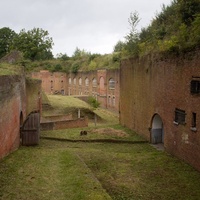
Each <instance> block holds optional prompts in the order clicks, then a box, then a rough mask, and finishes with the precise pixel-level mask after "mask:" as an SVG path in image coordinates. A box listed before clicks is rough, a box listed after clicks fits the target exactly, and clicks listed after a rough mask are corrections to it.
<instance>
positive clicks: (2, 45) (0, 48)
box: [0, 27, 17, 58]
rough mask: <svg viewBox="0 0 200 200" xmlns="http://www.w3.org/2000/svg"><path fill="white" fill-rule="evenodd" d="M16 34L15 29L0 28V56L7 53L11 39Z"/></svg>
mask: <svg viewBox="0 0 200 200" xmlns="http://www.w3.org/2000/svg"><path fill="white" fill-rule="evenodd" d="M16 36H17V34H16V33H15V31H13V30H11V29H10V28H8V27H4V28H1V29H0V58H2V57H3V56H5V55H6V54H7V53H9V51H10V48H11V45H12V43H13V39H14V38H15V37H16Z"/></svg>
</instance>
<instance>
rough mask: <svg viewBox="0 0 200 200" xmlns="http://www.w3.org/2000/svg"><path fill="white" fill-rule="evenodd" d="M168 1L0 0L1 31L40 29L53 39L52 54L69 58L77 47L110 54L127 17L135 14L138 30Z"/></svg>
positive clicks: (126, 27) (125, 28) (121, 36)
mask: <svg viewBox="0 0 200 200" xmlns="http://www.w3.org/2000/svg"><path fill="white" fill-rule="evenodd" d="M170 2H171V0H0V3H1V12H0V25H1V27H0V28H3V27H9V28H11V29H12V30H14V31H15V32H16V33H19V32H20V30H21V29H23V28H25V30H26V31H27V30H31V29H33V28H34V27H35V28H42V29H44V30H47V31H48V32H49V35H50V37H52V38H53V41H54V46H53V54H54V55H55V56H56V55H57V54H58V53H63V54H64V53H66V54H67V55H69V56H71V55H72V54H73V52H74V51H75V49H76V47H78V48H79V49H84V50H86V51H89V52H91V53H101V54H105V53H111V52H112V51H113V47H114V45H115V44H116V43H117V41H119V40H123V39H124V36H125V35H126V34H127V33H128V32H129V23H128V18H129V16H130V13H131V12H134V11H137V12H138V13H139V17H140V18H141V20H140V23H139V25H138V30H140V29H141V27H147V25H148V24H150V22H151V20H152V19H153V17H154V16H155V14H156V13H158V12H160V11H161V7H162V5H163V4H165V5H169V4H170Z"/></svg>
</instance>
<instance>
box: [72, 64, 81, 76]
mask: <svg viewBox="0 0 200 200" xmlns="http://www.w3.org/2000/svg"><path fill="white" fill-rule="evenodd" d="M79 68H80V65H79V63H73V65H72V69H71V71H72V73H74V74H76V73H77V72H78V70H79Z"/></svg>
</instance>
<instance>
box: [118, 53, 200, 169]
mask: <svg viewBox="0 0 200 200" xmlns="http://www.w3.org/2000/svg"><path fill="white" fill-rule="evenodd" d="M199 58H200V52H199V51H197V52H192V53H191V54H187V55H184V56H180V57H176V56H169V57H168V58H163V57H162V58H161V57H159V56H157V57H156V56H154V57H150V56H149V57H148V56H147V57H145V58H142V59H130V60H124V61H123V62H122V64H121V69H120V123H121V124H122V125H125V126H127V127H129V128H131V129H133V130H135V131H137V132H138V133H139V134H141V135H143V136H144V137H145V138H146V139H148V140H149V141H150V142H152V137H151V136H152V131H151V130H152V128H153V126H152V124H153V119H154V118H153V117H154V116H155V115H157V116H160V118H161V119H162V123H163V125H162V126H163V135H164V146H165V148H166V150H167V151H168V152H169V153H171V154H173V155H175V156H177V157H179V158H181V159H184V160H185V161H186V162H188V163H190V164H191V165H193V166H194V167H195V168H196V169H198V170H200V120H199V119H200V106H199V105H200V104H199V103H200V96H199V95H192V94H191V92H190V83H191V80H193V78H194V77H200V63H199ZM176 108H178V109H181V110H184V111H185V113H186V116H185V124H183V125H182V124H175V123H174V119H175V109H176ZM192 113H196V120H197V124H196V131H192V130H191V126H192V124H191V121H192V115H193V114H192Z"/></svg>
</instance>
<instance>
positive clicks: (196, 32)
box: [114, 0, 200, 56]
mask: <svg viewBox="0 0 200 200" xmlns="http://www.w3.org/2000/svg"><path fill="white" fill-rule="evenodd" d="M138 22H139V17H138V13H137V12H135V13H131V15H130V18H129V24H130V33H129V34H128V35H126V36H125V39H126V42H125V44H124V47H123V48H121V49H120V48H118V46H120V45H119V44H118V43H117V44H116V48H117V49H120V52H121V53H122V56H127V55H128V56H138V55H139V56H142V55H145V54H149V53H152V52H175V53H181V52H186V51H190V50H192V49H193V48H195V47H197V46H199V44H200V28H199V27H200V0H187V1H186V0H173V1H172V3H171V5H169V6H164V5H163V6H162V11H161V12H160V13H157V14H156V16H155V17H154V19H153V20H152V23H151V24H150V25H149V26H148V27H147V28H142V29H141V31H140V33H138V32H137V31H136V26H137V24H138ZM114 51H116V50H115V49H114Z"/></svg>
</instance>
